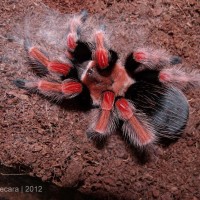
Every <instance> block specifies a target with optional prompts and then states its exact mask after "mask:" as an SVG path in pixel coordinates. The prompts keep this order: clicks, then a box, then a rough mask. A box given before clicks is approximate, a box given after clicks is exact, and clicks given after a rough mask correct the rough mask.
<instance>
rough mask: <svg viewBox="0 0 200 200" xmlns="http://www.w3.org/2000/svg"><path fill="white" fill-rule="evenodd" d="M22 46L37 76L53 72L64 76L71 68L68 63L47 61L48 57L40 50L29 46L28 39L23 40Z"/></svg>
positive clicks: (70, 64)
mask: <svg viewBox="0 0 200 200" xmlns="http://www.w3.org/2000/svg"><path fill="white" fill-rule="evenodd" d="M24 45H25V49H26V50H27V52H28V56H29V60H30V63H31V64H32V66H33V69H34V70H35V71H36V72H37V73H38V74H39V75H46V74H48V72H53V73H57V74H60V75H64V76H66V75H67V74H68V73H69V72H70V70H71V69H72V68H73V65H72V63H70V62H68V63H62V62H59V61H51V60H49V58H48V56H46V55H45V54H44V53H43V52H42V51H41V50H39V49H38V48H37V47H34V46H32V45H31V42H30V41H29V39H28V38H27V39H26V40H25V42H24Z"/></svg>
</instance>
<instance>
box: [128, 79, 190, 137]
mask: <svg viewBox="0 0 200 200" xmlns="http://www.w3.org/2000/svg"><path fill="white" fill-rule="evenodd" d="M125 97H126V98H128V99H130V100H131V101H133V103H134V105H135V107H136V108H137V109H139V110H141V111H142V112H144V113H145V114H146V115H147V116H148V117H149V119H150V123H151V124H152V125H153V126H154V127H155V129H156V131H157V132H158V133H159V134H160V136H162V137H167V138H176V137H179V136H180V135H181V133H182V132H183V130H184V128H185V126H186V123H187V120H188V115H189V106H188V102H187V99H186V98H185V96H184V95H183V94H182V92H181V91H180V90H179V89H177V88H171V87H166V86H163V85H161V84H157V85H156V84H151V83H147V82H143V81H140V82H137V83H135V84H133V85H132V86H131V87H130V88H129V89H128V90H127V92H126V95H125Z"/></svg>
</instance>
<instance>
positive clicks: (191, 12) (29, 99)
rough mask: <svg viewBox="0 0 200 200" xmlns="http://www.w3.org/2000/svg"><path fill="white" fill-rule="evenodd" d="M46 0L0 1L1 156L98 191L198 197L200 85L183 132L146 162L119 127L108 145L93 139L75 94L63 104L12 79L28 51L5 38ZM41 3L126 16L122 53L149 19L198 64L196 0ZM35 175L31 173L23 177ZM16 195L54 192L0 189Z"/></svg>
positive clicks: (47, 177) (156, 38) (162, 37)
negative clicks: (135, 29) (96, 143)
mask: <svg viewBox="0 0 200 200" xmlns="http://www.w3.org/2000/svg"><path fill="white" fill-rule="evenodd" d="M41 2H42V0H37V1H35V3H33V1H31V0H1V2H0V16H1V17H0V47H1V48H0V52H1V57H0V119H1V121H0V148H1V152H0V163H1V164H2V165H4V166H9V167H14V168H16V167H17V169H18V168H19V169H20V168H21V169H23V170H21V171H20V170H19V171H20V173H26V174H29V175H30V176H35V177H39V178H41V180H43V181H47V182H50V183H54V184H56V185H57V186H61V187H67V188H75V189H77V190H78V191H79V192H82V193H84V194H89V195H91V196H94V197H96V198H100V199H127V200H128V199H162V200H171V199H181V200H189V199H191V200H197V199H200V121H199V117H200V102H199V95H200V91H199V90H198V89H195V90H190V91H188V92H187V94H186V96H187V98H188V100H189V103H190V119H189V122H188V126H187V129H186V131H185V132H184V134H183V136H182V138H181V139H179V140H178V141H177V142H176V143H174V144H172V145H170V146H168V147H166V148H164V147H156V151H155V153H154V155H153V156H151V159H150V160H148V161H147V162H144V163H143V164H141V162H139V161H141V159H140V158H139V156H138V155H137V153H135V151H134V150H132V149H131V148H130V147H129V146H127V145H126V144H125V142H124V140H123V139H122V138H121V136H120V134H115V135H112V136H111V137H110V139H109V141H108V142H107V144H106V145H105V147H104V148H102V149H98V148H96V147H95V146H94V145H93V144H92V143H91V142H90V141H88V139H87V138H86V134H85V130H86V129H87V124H88V121H87V118H86V116H87V113H86V112H84V111H80V110H79V109H73V108H76V105H73V102H72V103H71V105H70V107H71V106H72V107H73V108H72V109H69V107H68V108H63V107H62V106H59V105H55V104H53V103H50V102H49V101H48V100H46V99H44V98H41V97H40V96H37V95H36V94H28V93H27V92H25V91H23V90H19V89H17V88H16V87H15V86H14V85H13V84H12V80H13V79H15V78H19V77H21V78H22V77H25V75H26V74H28V75H29V74H30V72H29V71H28V69H27V70H26V71H20V70H18V69H19V67H20V66H19V65H20V64H21V63H23V62H24V65H26V64H25V54H24V51H19V48H18V47H17V44H16V43H15V42H13V41H12V40H11V39H10V40H7V39H6V38H9V32H10V31H11V30H12V29H13V26H14V25H15V24H17V23H21V21H22V20H23V18H24V15H25V13H26V12H27V8H28V7H29V8H30V7H32V8H33V9H35V10H37V9H38V10H39V9H40V5H41ZM43 3H45V4H47V5H48V6H49V7H50V8H52V9H55V10H58V11H60V12H62V13H74V12H78V11H80V10H81V9H87V10H88V11H89V12H90V13H91V14H95V13H99V14H100V15H104V16H105V17H106V18H107V19H108V20H113V21H114V23H115V25H116V26H117V24H118V22H119V24H123V23H124V26H123V27H122V26H119V27H118V31H119V35H118V39H117V40H116V43H115V44H114V46H115V48H116V49H117V50H118V51H121V52H124V53H127V52H128V51H129V49H131V48H132V45H131V41H132V40H133V39H134V38H132V37H131V34H132V33H133V30H132V26H133V24H134V22H135V21H136V20H137V19H139V21H140V22H143V21H145V22H147V24H146V26H147V27H148V29H149V30H151V34H150V35H149V38H148V41H149V43H151V44H155V45H161V46H162V47H163V48H165V49H167V50H168V51H170V52H172V53H174V54H177V55H179V56H181V57H182V58H183V59H184V63H185V65H186V66H187V67H191V66H194V67H196V68H199V69H200V59H199V58H200V56H199V55H200V52H199V48H200V36H199V33H200V16H199V15H200V4H199V3H198V1H197V0H177V1H172V0H166V1H161V0H157V1H156V0H153V1H148V0H142V1H133V2H132V1H129V0H127V1H126V0H124V1H120V0H113V1H107V0H104V1H100V0H98V1H93V0H86V1H81V0H77V1H72V0H55V1H54V2H52V1H51V0H44V1H43ZM127 35H130V37H129V38H127V37H126V36H127ZM5 49H6V51H5ZM12 55H15V56H16V55H17V59H12ZM122 55H123V53H122ZM15 56H13V58H15ZM66 107H67V106H66ZM1 173H3V172H2V171H1ZM4 173H5V172H4ZM15 173H16V171H15ZM15 178H16V179H17V176H15ZM0 179H1V181H0V187H5V186H7V185H10V186H13V187H14V186H15V184H16V183H15V182H14V183H13V182H12V178H9V176H7V178H6V179H5V175H0ZM9 181H10V184H8V183H9ZM31 183H32V182H31V180H30V182H29V183H23V184H26V185H27V184H29V185H31ZM44 187H47V186H44ZM66 195H67V194H66ZM16 198H18V199H27V198H29V199H31V198H32V199H51V198H50V197H47V196H46V197H45V196H39V195H37V194H36V195H35V196H32V197H31V195H29V196H25V194H4V193H0V199H16ZM83 198H84V197H81V196H80V195H78V196H77V195H75V196H73V197H71V199H83ZM52 199H61V197H54V198H52Z"/></svg>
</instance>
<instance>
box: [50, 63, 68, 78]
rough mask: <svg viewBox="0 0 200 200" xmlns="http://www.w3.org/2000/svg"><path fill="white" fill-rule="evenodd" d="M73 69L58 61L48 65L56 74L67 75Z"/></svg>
mask: <svg viewBox="0 0 200 200" xmlns="http://www.w3.org/2000/svg"><path fill="white" fill-rule="evenodd" d="M71 68H72V66H71V65H69V64H64V63H60V62H56V61H52V62H50V63H49V65H48V69H49V70H50V71H52V72H56V73H59V74H63V75H67V74H68V73H69V71H70V69H71Z"/></svg>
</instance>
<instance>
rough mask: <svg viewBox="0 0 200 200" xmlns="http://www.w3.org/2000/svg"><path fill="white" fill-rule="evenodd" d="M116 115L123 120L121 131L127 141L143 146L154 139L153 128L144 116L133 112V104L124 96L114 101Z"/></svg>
mask: <svg viewBox="0 0 200 200" xmlns="http://www.w3.org/2000/svg"><path fill="white" fill-rule="evenodd" d="M115 106H116V109H117V112H118V116H119V118H120V119H122V120H123V121H124V124H123V127H122V129H123V133H124V135H125V136H127V137H128V139H129V142H130V143H132V144H135V145H136V146H139V147H143V146H145V145H147V144H151V143H153V142H154V140H155V135H154V130H153V128H152V127H151V126H150V125H149V124H147V122H146V119H145V117H144V116H142V115H139V114H138V113H136V112H135V108H134V106H133V105H132V104H131V103H130V102H128V101H127V100H126V99H125V98H121V99H119V100H117V101H116V103H115Z"/></svg>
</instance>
